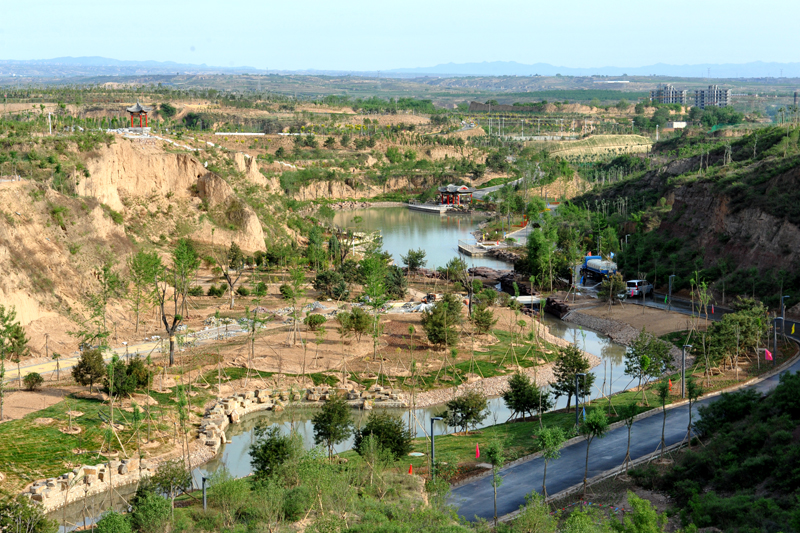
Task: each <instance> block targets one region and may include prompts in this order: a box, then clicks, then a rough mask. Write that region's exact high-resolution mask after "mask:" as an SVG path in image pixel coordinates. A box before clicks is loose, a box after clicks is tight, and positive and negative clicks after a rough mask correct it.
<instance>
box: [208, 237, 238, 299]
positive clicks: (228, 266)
mask: <svg viewBox="0 0 800 533" xmlns="http://www.w3.org/2000/svg"><path fill="white" fill-rule="evenodd" d="M224 259H225V260H224V261H221V260H220V258H219V257H217V253H216V252H214V260H215V261H216V262H217V264H218V265H219V267H220V270H221V271H222V277H223V279H224V280H225V283H227V284H228V292H229V293H230V306H229V308H230V309H233V305H234V303H235V300H234V296H235V293H236V284H237V283H239V278H241V277H242V274H244V267H245V261H244V254H243V253H242V249H241V248H239V245H238V244H236V243H235V242H231V245H230V247H229V248H228V251H227V253H226V254H225V258H224Z"/></svg>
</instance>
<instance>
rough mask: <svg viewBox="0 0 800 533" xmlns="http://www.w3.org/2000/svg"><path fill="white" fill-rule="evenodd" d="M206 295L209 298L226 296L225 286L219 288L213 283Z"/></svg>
mask: <svg viewBox="0 0 800 533" xmlns="http://www.w3.org/2000/svg"><path fill="white" fill-rule="evenodd" d="M206 294H207V295H209V296H217V297H219V296H222V295H223V294H225V285H222V284H220V286H219V287H216V286H214V284H213V283H212V284H211V285H210V286H209V287H208V291H206Z"/></svg>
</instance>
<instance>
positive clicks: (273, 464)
mask: <svg viewBox="0 0 800 533" xmlns="http://www.w3.org/2000/svg"><path fill="white" fill-rule="evenodd" d="M255 433H256V441H255V442H254V443H253V444H251V445H250V466H251V467H253V473H254V475H255V477H256V479H259V480H260V479H265V478H267V477H269V476H271V475H273V474H274V473H275V471H276V470H277V468H278V467H279V466H281V465H282V464H284V463H285V462H286V461H288V460H289V459H290V458H292V457H293V456H295V455H296V454H297V453H298V452H302V450H303V442H302V437H300V436H299V434H297V433H293V434H290V435H283V434H281V431H280V428H279V427H278V426H265V425H259V426H257V427H256V430H255Z"/></svg>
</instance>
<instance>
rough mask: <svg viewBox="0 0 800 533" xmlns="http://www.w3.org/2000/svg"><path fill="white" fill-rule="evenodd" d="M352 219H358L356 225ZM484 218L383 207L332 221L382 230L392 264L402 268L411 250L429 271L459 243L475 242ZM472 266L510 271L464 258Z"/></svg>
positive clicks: (503, 265) (495, 262)
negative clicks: (422, 254) (419, 251)
mask: <svg viewBox="0 0 800 533" xmlns="http://www.w3.org/2000/svg"><path fill="white" fill-rule="evenodd" d="M355 217H361V219H362V221H361V222H360V223H358V224H356V223H355V222H354V219H355ZM482 220H486V217H484V216H482V215H481V216H477V215H475V216H472V215H450V216H447V215H444V216H442V215H439V214H436V213H423V212H421V211H411V210H410V209H408V208H407V207H382V208H372V209H357V210H354V211H340V212H338V213H336V216H335V217H334V218H333V223H334V224H336V225H337V226H340V227H343V228H348V229H356V230H358V231H375V230H381V235H383V249H384V250H386V251H388V252H389V253H391V254H392V257H393V258H394V260H395V263H397V264H398V265H399V264H402V262H401V259H400V255H401V254H402V255H405V254H406V253H407V252H408V250H410V249H412V248H413V249H417V248H422V249H423V250H425V252H426V259H427V261H428V264H427V267H428V268H436V267H443V266H444V265H445V264H447V262H448V261H450V259H452V258H453V257H455V256H458V255H459V253H458V240H459V239H461V240H463V241H467V242H474V238H473V237H472V235H471V232H472V231H473V230H475V229H476V228H477V227H478V223H479V222H481V221H482ZM463 257H464V258H465V259H466V260H467V263H468V264H469V265H471V266H488V267H492V268H504V269H505V268H511V266H510V265H509V264H508V263H505V262H503V261H498V260H497V259H492V258H490V257H467V256H463Z"/></svg>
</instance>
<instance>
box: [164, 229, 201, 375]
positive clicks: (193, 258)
mask: <svg viewBox="0 0 800 533" xmlns="http://www.w3.org/2000/svg"><path fill="white" fill-rule="evenodd" d="M199 267H200V258H199V257H198V255H197V252H196V251H195V249H194V246H192V244H191V242H189V241H188V240H186V239H181V240H179V241H178V244H177V245H176V246H175V248H174V249H173V251H172V266H171V267H169V268H163V267H162V268H161V269H160V270H161V274H160V275H159V276H158V277H157V278H156V281H155V291H156V296H157V299H158V304H159V307H160V310H161V322H162V323H163V324H164V330H165V331H166V333H167V335H168V336H169V366H172V365H174V364H175V342H176V339H175V332H176V331H177V330H178V326H179V325H180V324H181V322H182V321H183V316H184V315H182V314H181V313H182V312H183V310H184V309H185V308H186V296H187V292H188V290H189V285H190V283H191V280H192V278H193V277H194V275H195V273H196V272H197V269H198V268H199ZM169 300H172V313H170V314H169V317H168V314H167V311H166V306H167V304H168V303H169Z"/></svg>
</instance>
